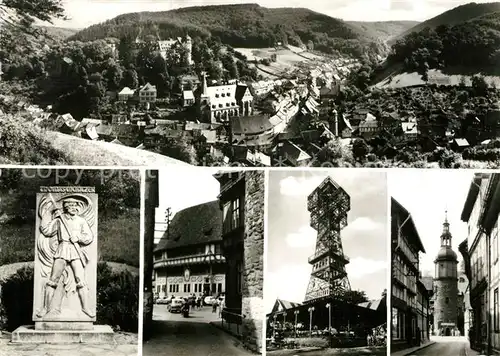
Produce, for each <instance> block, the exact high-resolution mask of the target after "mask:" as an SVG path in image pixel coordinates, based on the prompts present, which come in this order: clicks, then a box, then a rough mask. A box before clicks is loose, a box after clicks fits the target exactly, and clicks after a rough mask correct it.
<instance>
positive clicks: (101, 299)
mask: <svg viewBox="0 0 500 356" xmlns="http://www.w3.org/2000/svg"><path fill="white" fill-rule="evenodd" d="M0 287H1V304H0V328H1V329H6V330H8V331H13V330H15V329H16V328H17V327H19V326H21V325H32V324H33V320H32V314H33V267H23V268H20V269H19V270H18V271H17V272H16V273H15V274H13V275H12V276H10V277H9V278H8V279H6V280H4V281H2V282H1V283H0ZM138 312H139V276H134V275H133V274H132V273H130V272H129V271H126V270H124V271H120V272H115V271H113V270H112V269H111V268H110V267H109V266H108V265H107V264H106V263H105V262H101V263H99V264H98V265H97V322H96V324H105V325H111V326H112V327H114V328H115V329H119V330H123V331H130V332H137V330H138V320H139V319H138Z"/></svg>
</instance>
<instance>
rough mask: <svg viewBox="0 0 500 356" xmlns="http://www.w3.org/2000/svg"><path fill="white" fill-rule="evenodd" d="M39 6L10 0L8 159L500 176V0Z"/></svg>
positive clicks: (4, 115)
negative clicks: (468, 171) (466, 171)
mask: <svg viewBox="0 0 500 356" xmlns="http://www.w3.org/2000/svg"><path fill="white" fill-rule="evenodd" d="M33 3H34V5H33V8H28V7H23V6H24V5H23V4H24V2H23V1H21V2H3V3H2V4H0V10H1V11H2V14H3V15H2V18H3V19H4V21H3V23H2V26H1V28H0V31H1V32H2V33H1V34H2V36H0V39H1V46H0V63H1V66H0V68H1V69H0V76H1V82H0V123H1V127H0V130H1V131H0V134H1V137H2V142H1V145H0V157H1V162H5V163H20V164H23V163H34V164H58V163H60V164H91V165H92V164H93V165H114V164H118V165H119V164H124V165H129V164H136V165H147V164H150V163H161V164H163V163H165V164H179V165H183V164H190V165H201V166H213V165H215V166H228V165H235V166H236V165H237V166H250V167H268V166H284V167H295V166H322V167H420V168H431V167H435V168H438V167H441V168H460V167H470V168H474V167H481V168H487V167H490V168H491V167H498V166H499V164H498V162H499V157H498V154H499V148H498V147H499V145H500V144H499V141H498V140H497V135H498V127H499V119H500V108H499V106H498V101H499V97H500V96H499V92H498V89H497V87H498V86H499V83H500V81H499V79H498V78H499V77H498V74H499V73H498V68H497V67H496V64H497V62H498V58H499V53H500V52H499V49H500V35H499V34H498V11H499V10H500V3H469V4H466V3H463V4H462V3H460V2H452V3H451V2H450V3H448V2H447V1H441V2H439V1H438V2H433V4H434V3H436V4H437V3H439V4H437V5H436V4H435V5H433V6H434V7H432V6H431V4H427V5H426V6H428V8H423V7H422V8H421V7H419V6H424V5H422V4H420V3H421V2H419V4H420V5H418V6H417V4H415V5H414V6H415V8H413V7H412V6H413V5H412V3H411V2H408V5H405V6H407V7H406V8H405V7H404V6H403V5H398V6H401V8H398V7H397V6H396V5H394V9H393V8H387V9H386V8H384V7H383V6H382V5H380V4H379V5H377V4H378V2H376V1H373V2H372V3H373V4H374V5H372V4H371V3H370V4H368V3H367V2H366V1H364V0H359V1H358V2H356V4H357V6H354V5H352V8H350V7H349V6H347V5H345V4H344V3H342V4H339V5H338V6H337V5H335V4H334V3H335V2H332V4H329V5H328V6H327V7H326V8H325V10H323V11H324V12H325V14H323V13H321V11H320V12H317V11H318V9H322V7H321V6H318V5H317V4H316V3H312V4H311V6H313V7H314V6H316V7H317V8H318V9H317V10H316V11H313V10H309V9H307V8H306V7H307V5H308V4H301V6H303V7H300V8H297V7H288V8H285V7H280V6H284V5H286V4H281V3H279V4H278V3H274V2H273V1H261V3H262V4H260V5H259V4H241V3H237V4H230V3H229V4H228V2H224V3H223V4H222V5H221V4H220V3H217V2H215V1H213V2H211V1H204V2H199V3H197V4H200V5H210V6H187V7H186V5H189V4H190V3H186V4H184V3H183V4H181V5H179V6H177V7H178V8H176V6H175V4H173V3H168V4H166V3H164V2H161V1H147V2H145V5H144V7H142V8H141V7H140V6H137V4H136V3H133V2H130V3H129V2H127V4H126V5H125V4H120V5H118V4H116V5H109V4H111V3H109V4H108V5H109V6H108V5H106V6H105V4H104V5H103V4H100V5H99V3H98V2H90V3H89V4H91V5H89V6H90V7H89V8H86V7H85V5H82V1H80V0H75V2H74V3H73V2H67V3H66V2H60V1H58V0H48V1H35V2H33ZM358 3H359V4H358ZM361 3H363V4H364V3H367V4H364V5H361ZM405 3H406V2H405ZM422 3H427V2H422ZM441 3H442V4H441ZM106 4H107V3H106ZM398 4H399V2H398ZM365 5H366V8H372V9H373V11H374V14H381V16H382V14H385V15H384V17H383V18H381V19H380V20H383V19H385V18H387V17H391V16H393V17H401V16H405V18H401V21H399V20H398V19H391V20H392V21H386V22H383V21H382V22H380V21H378V22H375V20H376V19H373V18H372V19H371V21H372V22H360V21H359V20H364V21H367V18H369V17H370V16H368V15H367V14H364V15H363V14H361V13H362V12H364V11H359V12H358V15H355V14H356V11H355V9H356V8H363V6H365ZM377 6H378V7H377ZM453 6H456V7H454V8H453ZM92 9H95V10H96V11H99V10H102V13H99V15H98V17H97V18H99V20H100V21H99V22H96V21H97V20H91V19H89V18H88V16H89V14H88V12H89V11H92ZM422 9H423V10H422ZM65 10H67V11H66V12H69V14H67V13H66V12H65ZM140 10H142V11H143V12H139V11H140ZM146 10H147V12H145V11H146ZM412 10H415V11H414V12H412ZM417 10H418V11H417ZM420 10H422V11H420ZM424 10H425V11H424ZM76 11H80V12H81V13H82V14H83V13H85V16H83V17H82V18H80V17H79V16H78V15H80V14H79V13H77V12H76ZM106 14H108V15H109V16H108V15H106ZM431 15H432V16H431ZM346 16H347V17H349V18H348V19H346V20H341V19H339V18H342V17H346ZM373 16H375V15H372V17H373ZM356 17H357V18H356ZM415 17H419V18H418V19H415V21H406V20H411V19H412V18H415ZM66 18H67V19H66ZM65 19H66V20H65ZM49 20H53V22H54V23H55V24H56V25H57V26H60V27H54V26H48V21H49ZM356 20H358V21H356ZM402 20H405V21H402Z"/></svg>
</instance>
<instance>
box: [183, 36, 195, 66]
mask: <svg viewBox="0 0 500 356" xmlns="http://www.w3.org/2000/svg"><path fill="white" fill-rule="evenodd" d="M184 46H185V47H186V64H187V65H188V66H190V65H193V57H192V53H193V42H192V40H191V37H189V35H186V41H185V42H184Z"/></svg>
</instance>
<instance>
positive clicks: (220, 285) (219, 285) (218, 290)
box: [217, 283, 222, 293]
mask: <svg viewBox="0 0 500 356" xmlns="http://www.w3.org/2000/svg"><path fill="white" fill-rule="evenodd" d="M217 293H222V283H219V284H217Z"/></svg>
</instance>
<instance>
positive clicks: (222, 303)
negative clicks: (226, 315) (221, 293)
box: [219, 299, 224, 318]
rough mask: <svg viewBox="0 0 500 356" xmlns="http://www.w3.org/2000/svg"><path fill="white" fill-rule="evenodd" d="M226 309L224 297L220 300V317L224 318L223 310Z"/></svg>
mask: <svg viewBox="0 0 500 356" xmlns="http://www.w3.org/2000/svg"><path fill="white" fill-rule="evenodd" d="M223 309H224V299H222V300H221V301H220V306H219V318H222V310H223Z"/></svg>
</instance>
